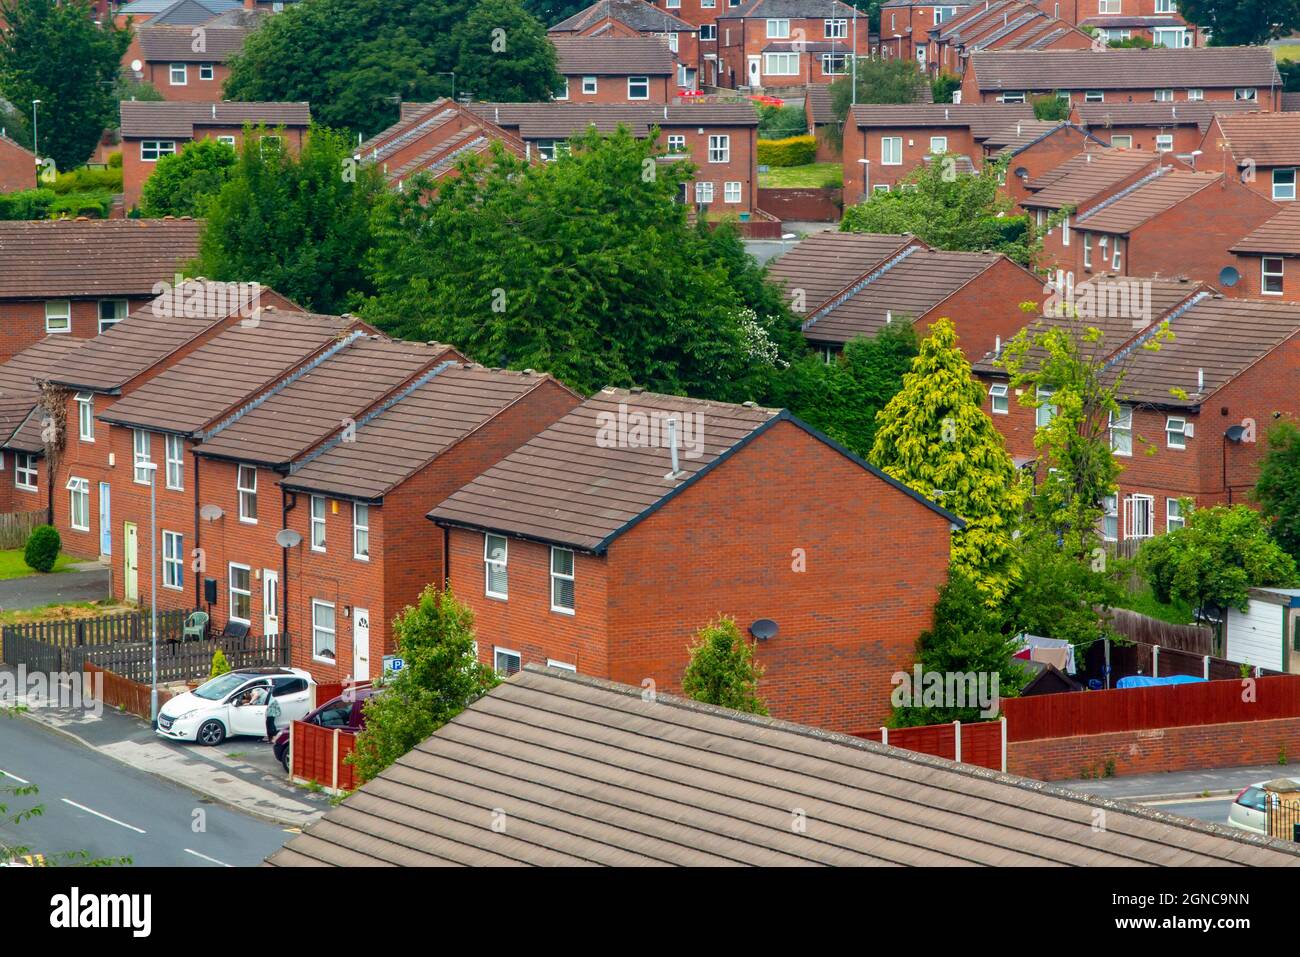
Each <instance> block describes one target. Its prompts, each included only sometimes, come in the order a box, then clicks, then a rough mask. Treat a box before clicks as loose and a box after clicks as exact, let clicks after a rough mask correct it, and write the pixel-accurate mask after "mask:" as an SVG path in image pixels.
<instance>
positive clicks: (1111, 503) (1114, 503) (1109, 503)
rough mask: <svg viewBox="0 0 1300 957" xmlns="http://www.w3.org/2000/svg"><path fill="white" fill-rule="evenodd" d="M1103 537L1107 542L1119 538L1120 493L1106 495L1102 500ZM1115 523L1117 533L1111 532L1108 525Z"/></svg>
mask: <svg viewBox="0 0 1300 957" xmlns="http://www.w3.org/2000/svg"><path fill="white" fill-rule="evenodd" d="M1101 512H1102V514H1101V538H1102V541H1105V542H1114V541H1118V540H1119V494H1118V493H1116V494H1115V495H1106V496H1103V497H1102V500H1101ZM1110 522H1114V523H1115V533H1114V534H1113V535H1112V534H1109V532H1108V529H1107V525H1108V524H1109V523H1110Z"/></svg>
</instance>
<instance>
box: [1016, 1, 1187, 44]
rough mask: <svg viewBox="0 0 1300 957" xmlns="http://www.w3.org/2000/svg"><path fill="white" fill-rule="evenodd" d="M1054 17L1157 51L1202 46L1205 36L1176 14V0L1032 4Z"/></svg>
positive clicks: (1102, 34) (1107, 37)
mask: <svg viewBox="0 0 1300 957" xmlns="http://www.w3.org/2000/svg"><path fill="white" fill-rule="evenodd" d="M1035 2H1036V3H1037V4H1038V6H1039V7H1040V8H1041V9H1042V10H1044V11H1046V12H1048V13H1051V14H1052V15H1053V16H1057V17H1061V18H1063V19H1065V20H1068V21H1069V22H1070V23H1074V24H1077V25H1078V26H1080V27H1084V28H1085V29H1088V30H1095V31H1097V33H1098V35H1099V36H1101V37H1102V38H1103V39H1105V40H1107V41H1109V42H1112V43H1114V42H1118V41H1122V40H1130V39H1142V40H1149V41H1150V42H1151V43H1154V44H1155V45H1156V46H1158V47H1170V48H1173V49H1181V48H1183V47H1199V46H1204V45H1205V44H1206V43H1207V42H1208V36H1207V34H1206V33H1205V32H1204V31H1202V30H1201V29H1200V28H1199V27H1198V26H1196V25H1195V24H1193V23H1188V22H1187V20H1185V19H1184V18H1183V15H1182V14H1181V13H1179V12H1178V0H1035Z"/></svg>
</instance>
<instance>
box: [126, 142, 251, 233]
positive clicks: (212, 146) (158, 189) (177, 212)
mask: <svg viewBox="0 0 1300 957" xmlns="http://www.w3.org/2000/svg"><path fill="white" fill-rule="evenodd" d="M238 161H239V154H237V153H236V152H235V150H234V147H232V146H228V145H227V144H225V143H221V142H219V141H217V140H199V141H198V142H197V143H191V144H190V145H189V146H187V147H185V149H183V150H181V151H180V152H179V153H176V154H175V155H173V156H164V157H163V158H162V159H160V160H159V161H158V166H157V168H156V169H155V170H154V171H153V175H151V176H150V177H149V178H148V179H147V180H145V181H144V189H143V190H142V191H141V194H140V212H141V213H142V214H144V215H145V216H194V217H196V218H198V217H201V216H203V215H204V214H205V212H206V210H207V206H208V204H209V203H210V202H212V200H213V199H215V198H216V197H217V195H218V194H219V193H220V192H221V188H222V187H223V186H225V185H226V183H228V182H229V181H230V175H231V172H232V171H233V170H234V168H235V164H236V163H237V162H238Z"/></svg>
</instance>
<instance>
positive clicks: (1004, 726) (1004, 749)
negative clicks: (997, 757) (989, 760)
mask: <svg viewBox="0 0 1300 957" xmlns="http://www.w3.org/2000/svg"><path fill="white" fill-rule="evenodd" d="M1001 723H1002V773H1003V774H1006V773H1007V716H1006V715H1005V714H1004V715H1003V716H1002V718H1001Z"/></svg>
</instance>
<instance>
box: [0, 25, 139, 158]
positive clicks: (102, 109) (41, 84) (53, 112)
mask: <svg viewBox="0 0 1300 957" xmlns="http://www.w3.org/2000/svg"><path fill="white" fill-rule="evenodd" d="M0 24H7V26H5V27H3V28H0V98H3V99H6V100H8V101H9V102H10V103H12V104H14V106H15V107H17V108H19V109H20V110H23V111H26V110H28V109H30V107H31V103H32V101H33V100H40V101H41V102H40V105H39V106H38V107H37V126H38V133H39V143H38V144H37V145H38V146H39V149H40V153H41V155H42V156H46V157H49V158H51V159H53V160H54V162H55V165H56V166H57V167H58V168H59V169H61V170H69V169H72V168H73V167H76V166H80V165H81V164H82V163H84V162H85V161H86V157H88V156H89V155H90V153H91V151H93V150H94V148H95V144H96V143H98V142H99V138H100V137H101V136H103V134H104V130H105V129H106V128H108V127H110V126H114V125H116V122H117V99H116V82H117V78H118V72H119V70H120V69H121V62H122V55H123V54H124V53H125V52H126V48H127V45H128V44H129V43H130V42H131V34H130V31H129V30H124V29H119V28H118V27H117V26H115V25H114V24H113V23H112V20H111V18H109V19H108V21H107V22H105V23H104V24H102V25H99V24H96V23H95V22H94V17H93V15H92V12H91V8H90V4H89V2H88V0H63V2H61V3H53V2H51V0H0Z"/></svg>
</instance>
